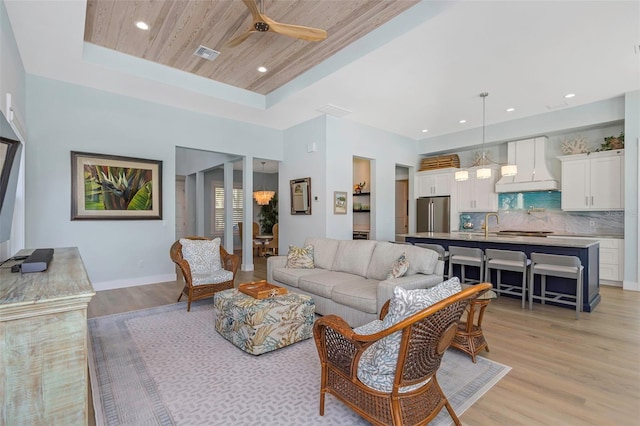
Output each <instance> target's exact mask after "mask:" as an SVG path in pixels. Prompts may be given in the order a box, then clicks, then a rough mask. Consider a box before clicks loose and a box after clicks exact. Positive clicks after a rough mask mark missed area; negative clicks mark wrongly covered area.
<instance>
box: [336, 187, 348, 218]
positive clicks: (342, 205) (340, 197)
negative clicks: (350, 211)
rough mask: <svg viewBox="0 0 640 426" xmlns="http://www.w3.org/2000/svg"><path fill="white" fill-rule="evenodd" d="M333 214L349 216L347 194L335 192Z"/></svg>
mask: <svg viewBox="0 0 640 426" xmlns="http://www.w3.org/2000/svg"><path fill="white" fill-rule="evenodd" d="M333 214H347V193H346V192H343V191H333Z"/></svg>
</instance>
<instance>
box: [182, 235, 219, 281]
mask: <svg viewBox="0 0 640 426" xmlns="http://www.w3.org/2000/svg"><path fill="white" fill-rule="evenodd" d="M180 244H182V257H183V258H184V260H186V261H187V263H189V267H190V268H191V273H192V274H210V273H212V272H216V271H219V270H220V269H222V264H221V263H220V238H214V239H213V240H190V239H188V238H180Z"/></svg>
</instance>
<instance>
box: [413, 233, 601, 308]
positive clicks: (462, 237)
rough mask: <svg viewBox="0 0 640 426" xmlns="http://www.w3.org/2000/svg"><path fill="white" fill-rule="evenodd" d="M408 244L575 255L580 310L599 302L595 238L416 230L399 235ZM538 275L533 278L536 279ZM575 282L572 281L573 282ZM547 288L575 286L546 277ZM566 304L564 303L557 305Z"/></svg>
mask: <svg viewBox="0 0 640 426" xmlns="http://www.w3.org/2000/svg"><path fill="white" fill-rule="evenodd" d="M401 236H403V237H404V238H405V241H406V242H408V243H412V244H413V243H428V244H439V245H441V246H443V247H444V248H445V249H448V248H449V246H460V247H473V248H480V249H482V250H485V249H497V250H517V251H522V252H524V253H526V254H527V256H530V255H531V253H546V254H560V255H566V256H576V257H578V258H579V259H580V261H581V262H582V265H583V266H584V276H583V280H584V288H583V295H582V296H583V297H582V300H583V306H582V308H583V310H584V311H585V312H591V311H593V310H594V309H595V307H596V306H597V305H598V303H600V292H599V276H600V272H599V257H600V243H599V242H598V241H597V240H584V239H574V238H545V237H527V236H513V235H509V236H505V235H496V234H495V233H490V234H489V235H488V236H487V237H485V235H484V234H483V233H474V232H450V233H449V232H418V233H415V234H403V235H401ZM538 280H539V278H538V279H537V280H536V282H539V281H538ZM574 282H575V281H574ZM547 288H548V289H549V290H552V291H558V292H560V293H569V294H575V286H574V285H573V284H572V283H571V282H568V281H567V280H565V279H563V278H556V277H548V278H547ZM559 306H563V307H567V306H565V305H559Z"/></svg>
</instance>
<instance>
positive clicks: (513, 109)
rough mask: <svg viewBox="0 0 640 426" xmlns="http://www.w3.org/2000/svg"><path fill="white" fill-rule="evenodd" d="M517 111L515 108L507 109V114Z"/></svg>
mask: <svg viewBox="0 0 640 426" xmlns="http://www.w3.org/2000/svg"><path fill="white" fill-rule="evenodd" d="M515 110H516V109H515V108H507V112H513V111H515Z"/></svg>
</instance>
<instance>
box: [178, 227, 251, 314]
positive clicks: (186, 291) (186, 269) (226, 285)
mask: <svg viewBox="0 0 640 426" xmlns="http://www.w3.org/2000/svg"><path fill="white" fill-rule="evenodd" d="M184 238H186V239H189V240H210V238H206V237H184ZM169 255H170V257H171V260H173V262H174V263H176V264H177V265H178V267H179V268H180V271H181V272H182V276H183V277H184V288H183V289H182V292H181V293H180V296H179V297H178V302H179V301H180V299H182V295H186V296H187V300H188V302H187V312H189V311H191V302H193V301H195V300H200V299H205V298H207V297H211V296H213V295H214V294H215V293H217V292H219V291H222V290H228V289H231V288H233V287H234V286H233V281H234V280H235V277H236V272H237V271H238V267H239V266H240V259H239V258H238V256H237V255H235V254H229V253H227V251H226V250H225V249H224V247H222V245H221V246H220V263H221V265H222V268H223V269H226V270H227V271H230V272H232V273H233V277H232V278H231V280H228V281H224V282H220V283H213V284H195V285H194V283H193V281H194V280H193V275H192V273H191V267H190V266H189V262H187V261H186V260H185V259H184V258H183V257H182V244H180V240H178V241H176V242H175V243H173V244H172V245H171V249H170V250H169Z"/></svg>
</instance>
